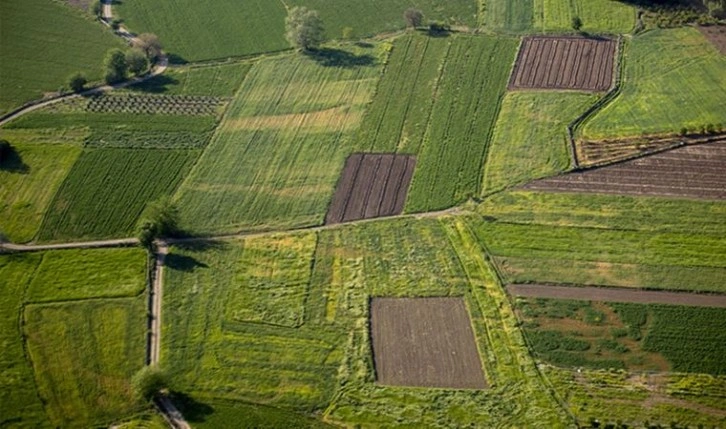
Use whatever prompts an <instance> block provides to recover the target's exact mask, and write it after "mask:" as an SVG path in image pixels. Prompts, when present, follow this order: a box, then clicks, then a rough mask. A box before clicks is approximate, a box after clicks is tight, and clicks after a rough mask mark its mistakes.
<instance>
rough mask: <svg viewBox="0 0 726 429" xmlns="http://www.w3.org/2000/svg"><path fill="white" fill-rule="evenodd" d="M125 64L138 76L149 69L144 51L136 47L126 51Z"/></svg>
mask: <svg viewBox="0 0 726 429" xmlns="http://www.w3.org/2000/svg"><path fill="white" fill-rule="evenodd" d="M126 66H127V67H128V69H129V71H130V72H131V73H133V74H135V75H136V76H140V75H142V74H144V73H146V71H147V70H149V59H148V58H146V55H145V54H144V52H143V51H142V50H140V49H138V48H133V49H130V50H128V51H126Z"/></svg>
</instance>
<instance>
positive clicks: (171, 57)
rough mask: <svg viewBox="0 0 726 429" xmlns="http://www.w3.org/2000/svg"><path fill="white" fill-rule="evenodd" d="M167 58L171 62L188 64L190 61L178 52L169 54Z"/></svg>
mask: <svg viewBox="0 0 726 429" xmlns="http://www.w3.org/2000/svg"><path fill="white" fill-rule="evenodd" d="M166 58H167V59H168V60H169V64H188V63H189V61H187V60H186V59H185V58H184V57H182V56H181V55H177V54H168V55H167V56H166Z"/></svg>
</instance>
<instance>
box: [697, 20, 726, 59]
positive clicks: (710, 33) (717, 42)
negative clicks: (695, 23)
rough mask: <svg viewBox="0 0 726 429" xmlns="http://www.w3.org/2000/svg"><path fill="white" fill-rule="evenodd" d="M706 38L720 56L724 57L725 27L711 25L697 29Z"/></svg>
mask: <svg viewBox="0 0 726 429" xmlns="http://www.w3.org/2000/svg"><path fill="white" fill-rule="evenodd" d="M698 29H699V30H700V31H701V33H703V35H704V36H706V38H707V39H708V40H709V41H710V42H711V43H713V46H715V47H716V49H718V50H719V51H721V53H722V54H724V55H726V25H711V26H708V27H698Z"/></svg>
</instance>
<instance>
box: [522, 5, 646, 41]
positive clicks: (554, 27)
mask: <svg viewBox="0 0 726 429" xmlns="http://www.w3.org/2000/svg"><path fill="white" fill-rule="evenodd" d="M533 15H534V29H535V30H537V31H550V32H551V31H573V30H572V18H573V17H575V16H579V17H580V19H582V30H581V31H584V32H591V33H612V34H620V33H628V32H630V31H631V30H632V29H633V27H634V26H635V8H634V7H632V6H628V5H626V4H624V3H621V2H619V1H616V0H534V13H533Z"/></svg>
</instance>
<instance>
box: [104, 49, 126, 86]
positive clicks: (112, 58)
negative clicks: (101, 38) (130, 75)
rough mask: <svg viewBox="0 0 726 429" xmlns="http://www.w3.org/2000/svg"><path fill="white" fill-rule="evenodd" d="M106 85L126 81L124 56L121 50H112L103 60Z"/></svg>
mask: <svg viewBox="0 0 726 429" xmlns="http://www.w3.org/2000/svg"><path fill="white" fill-rule="evenodd" d="M103 64H104V68H105V73H104V79H105V80H106V83H117V82H120V81H122V80H124V79H126V71H127V65H126V55H125V54H124V52H123V51H122V50H121V49H112V50H111V51H109V52H108V54H106V59H105V60H104V63H103Z"/></svg>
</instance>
